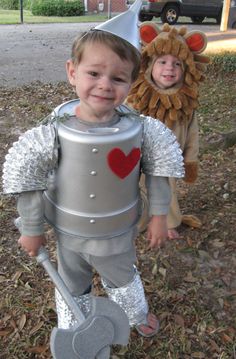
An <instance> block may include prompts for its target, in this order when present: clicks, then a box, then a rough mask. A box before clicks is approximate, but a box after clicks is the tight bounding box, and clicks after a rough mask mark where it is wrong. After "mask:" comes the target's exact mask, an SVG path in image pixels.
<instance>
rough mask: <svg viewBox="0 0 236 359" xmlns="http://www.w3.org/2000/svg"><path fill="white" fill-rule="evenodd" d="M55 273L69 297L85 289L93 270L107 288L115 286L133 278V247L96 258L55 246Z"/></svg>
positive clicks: (91, 277)
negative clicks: (57, 274) (58, 275)
mask: <svg viewBox="0 0 236 359" xmlns="http://www.w3.org/2000/svg"><path fill="white" fill-rule="evenodd" d="M57 256H58V272H59V274H60V275H61V277H62V279H63V280H64V282H65V284H66V285H67V287H68V289H69V291H70V292H71V294H72V295H73V296H77V297H78V296H80V295H83V294H85V293H86V292H88V291H89V289H90V287H91V283H92V279H93V274H94V270H96V271H97V272H98V273H99V275H100V276H101V277H102V278H103V279H104V280H105V281H106V283H107V284H108V286H109V287H111V288H119V287H122V286H124V285H126V284H127V283H129V282H130V281H132V280H133V277H134V273H135V271H134V267H133V265H134V263H135V262H136V254H135V247H134V246H133V247H132V249H131V250H130V251H129V252H126V253H122V254H117V255H112V256H106V257H97V256H93V255H89V254H86V253H77V252H74V251H71V250H69V249H67V248H66V247H64V246H62V245H61V244H60V242H58V245H57Z"/></svg>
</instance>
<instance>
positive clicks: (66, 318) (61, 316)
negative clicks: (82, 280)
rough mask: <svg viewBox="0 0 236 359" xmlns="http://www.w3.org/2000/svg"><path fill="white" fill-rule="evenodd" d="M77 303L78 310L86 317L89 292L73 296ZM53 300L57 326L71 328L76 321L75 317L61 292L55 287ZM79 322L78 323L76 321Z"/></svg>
mask: <svg viewBox="0 0 236 359" xmlns="http://www.w3.org/2000/svg"><path fill="white" fill-rule="evenodd" d="M73 298H74V299H75V301H76V302H77V303H78V305H79V308H80V310H81V311H82V313H83V314H84V316H85V318H87V317H88V315H89V313H90V310H91V294H90V293H88V294H84V295H81V296H79V297H73ZM55 300H56V309H57V320H58V328H61V329H71V328H72V327H73V326H74V325H75V324H77V323H78V321H77V320H76V319H75V316H74V314H73V313H72V311H71V310H70V308H69V307H68V305H67V304H66V302H65V301H64V299H63V298H62V296H61V294H60V293H59V292H58V290H57V289H55ZM78 324H80V323H78Z"/></svg>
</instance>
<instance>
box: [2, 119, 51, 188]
mask: <svg viewBox="0 0 236 359" xmlns="http://www.w3.org/2000/svg"><path fill="white" fill-rule="evenodd" d="M5 159H6V160H5V163H4V165H3V192H4V193H5V194H10V193H20V192H25V191H34V190H44V189H46V188H47V176H48V173H49V172H50V171H51V170H52V169H54V168H55V167H56V166H57V161H58V149H57V146H56V132H55V128H54V125H53V124H48V125H47V126H44V125H41V126H39V127H36V128H33V129H31V130H29V131H27V132H25V134H24V135H22V136H20V137H19V139H18V141H17V142H14V143H13V146H12V147H11V148H10V150H9V151H8V154H7V155H6V158H5Z"/></svg>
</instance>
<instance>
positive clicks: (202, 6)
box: [127, 0, 223, 25]
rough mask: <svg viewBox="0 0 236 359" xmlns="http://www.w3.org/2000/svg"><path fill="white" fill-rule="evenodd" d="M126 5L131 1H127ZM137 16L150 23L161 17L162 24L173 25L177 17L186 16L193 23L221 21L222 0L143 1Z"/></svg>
mask: <svg viewBox="0 0 236 359" xmlns="http://www.w3.org/2000/svg"><path fill="white" fill-rule="evenodd" d="M127 3H128V4H131V3H133V0H127ZM142 3H143V5H142V8H141V11H140V14H139V20H140V21H150V20H152V18H153V17H154V16H155V17H159V16H160V17H161V21H162V22H163V23H165V22H167V23H168V24H170V25H174V24H175V23H176V22H177V20H178V17H179V16H188V17H190V18H191V20H192V21H193V22H195V23H202V22H203V20H204V19H205V18H206V17H208V18H215V19H216V21H217V23H220V21H221V13H222V7H223V0H208V1H206V0H165V1H161V0H144V1H143V2H142Z"/></svg>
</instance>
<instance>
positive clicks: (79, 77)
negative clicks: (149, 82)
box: [67, 43, 134, 122]
mask: <svg viewBox="0 0 236 359" xmlns="http://www.w3.org/2000/svg"><path fill="white" fill-rule="evenodd" d="M133 68H134V65H133V63H131V62H129V61H126V60H121V59H120V58H119V56H118V55H116V53H114V52H113V51H112V50H111V49H110V48H108V47H107V46H106V45H103V44H98V43H93V44H88V45H87V46H86V47H85V49H84V52H83V55H82V58H81V61H80V63H79V64H78V65H74V64H73V62H72V61H71V60H68V61H67V75H68V79H69V82H70V84H71V85H72V86H74V87H75V90H76V93H77V95H78V97H79V98H80V105H79V107H78V109H77V110H76V114H77V116H78V117H80V118H81V119H82V120H85V121H90V122H97V121H100V122H105V121H107V120H109V119H111V117H112V116H113V114H114V109H115V108H116V107H117V106H119V105H120V104H122V103H123V101H124V100H125V98H126V97H127V95H128V92H129V89H130V87H131V84H132V80H131V74H132V71H133Z"/></svg>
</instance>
